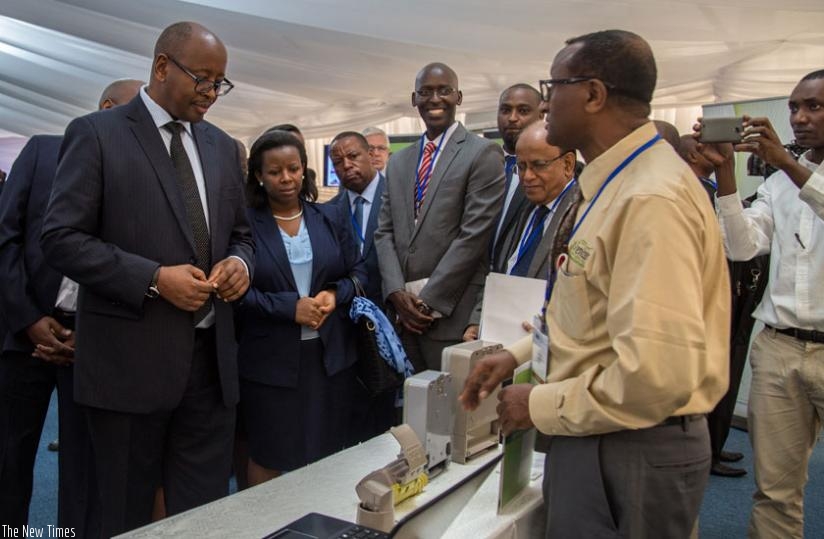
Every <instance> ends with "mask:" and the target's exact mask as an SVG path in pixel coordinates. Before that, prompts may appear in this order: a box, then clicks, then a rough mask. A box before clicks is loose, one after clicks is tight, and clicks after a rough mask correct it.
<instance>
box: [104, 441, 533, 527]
mask: <svg viewBox="0 0 824 539" xmlns="http://www.w3.org/2000/svg"><path fill="white" fill-rule="evenodd" d="M399 452H400V446H399V445H398V443H397V442H396V441H395V439H394V438H393V437H392V435H391V434H389V433H386V434H382V435H380V436H378V437H376V438H373V439H371V440H369V441H367V442H365V443H362V444H360V445H357V446H355V447H351V448H349V449H346V450H344V451H341V452H340V453H336V454H335V455H332V456H330V457H327V458H325V459H323V460H321V461H318V462H316V463H313V464H311V465H309V466H306V467H305V468H301V469H299V470H295V471H293V472H290V473H287V474H285V475H283V476H281V477H278V478H276V479H273V480H272V481H268V482H266V483H264V484H262V485H258V486H257V487H253V488H250V489H247V490H244V491H241V492H238V493H236V494H233V495H231V496H228V497H226V498H222V499H220V500H217V501H214V502H212V503H209V504H206V505H203V506H201V507H198V508H195V509H192V510H190V511H187V512H185V513H181V514H179V515H175V516H173V517H169V518H167V519H164V520H161V521H160V522H156V523H154V524H150V525H148V526H144V527H143V528H139V529H137V530H133V531H131V532H129V533H126V534H124V535H121V536H120V537H132V538H138V537H151V538H163V537H169V538H175V539H178V538H186V537H199V538H200V537H202V538H216V539H217V538H220V539H223V538H225V537H233V538H238V539H242V538H250V539H259V538H261V537H263V536H265V535H266V534H268V533H271V532H273V531H275V530H277V529H279V528H281V527H283V526H285V525H286V524H289V523H290V522H292V521H293V520H296V519H298V518H300V517H302V516H303V515H305V514H306V513H310V512H317V513H323V514H326V515H329V516H333V517H337V518H341V519H344V520H348V521H352V522H355V519H356V509H357V504H358V498H357V495H356V494H355V485H356V484H357V482H358V481H360V479H362V478H363V477H364V476H365V475H367V474H368V473H369V472H371V471H373V470H375V469H378V468H380V467H382V466H384V465H386V464H388V463H389V462H391V461H392V460H394V459H395V458H397V456H398V453H399ZM536 455H538V456H539V457H541V458H540V459H536V460H540V462H541V463H542V462H543V458H542V457H543V455H540V454H536ZM496 456H497V452H489V453H487V454H484V455H480V456H478V457H476V458H475V459H474V460H471V461H470V462H469V463H468V464H457V463H452V464H450V466H449V467H448V468H447V470H446V471H445V472H443V473H442V474H440V475H439V476H437V477H435V478H434V479H432V480H431V482H430V483H429V484H428V485H427V486H426V488H425V490H424V491H423V492H422V493H421V494H419V495H417V496H414V497H413V498H410V499H408V500H405V501H404V502H403V503H401V504H400V505H398V506H397V507H396V508H395V518H396V520H398V519H400V518H402V517H403V516H404V515H406V514H408V513H409V512H411V511H413V510H415V509H416V508H418V507H421V506H423V505H425V504H426V503H428V502H429V501H430V500H432V499H433V498H436V497H437V496H438V495H440V494H441V493H443V492H444V491H446V490H447V489H448V488H449V487H450V486H452V485H454V484H455V483H458V482H460V481H461V480H462V479H464V478H466V477H467V476H469V475H471V474H472V473H473V472H475V471H477V469H478V468H479V467H482V466H483V464H484V463H486V462H488V461H489V460H490V459H493V458H496ZM498 480H499V475H498V471H497V469H496V470H495V471H493V472H492V473H491V474H490V476H489V477H488V478H487V480H486V481H485V482H484V484H483V486H482V487H481V489H480V490H479V491H478V492H477V493H476V494H475V496H473V498H472V499H471V500H470V501H469V503H468V504H467V506H466V507H465V508H464V510H463V511H461V512H459V513H457V514H456V516H455V520H454V521H453V522H452V524H451V525H450V526H449V529H448V530H447V533H446V536H448V537H455V538H458V537H460V538H462V539H464V538H466V537H478V538H479V537H527V535H524V533H525V532H526V531H527V530H528V529H529V528H530V527H534V526H530V524H531V523H532V522H533V521H534V516H535V515H536V514H539V513H542V512H541V511H536V509H537V508H538V507H539V506H540V502H541V491H540V484H541V482H540V481H541V480H540V478H537V479H535V480H533V482H532V484H531V485H530V487H529V488H528V489H527V490H526V491H525V492H524V493H522V495H521V496H520V497H519V499H518V500H516V501H515V502H514V503H513V504H512V506H511V507H512V508H511V509H510V510H509V511H507V512H506V513H504V514H502V515H497V514H496V509H497V500H498V497H497V496H498ZM469 529H471V530H472V531H471V532H468V531H467V530H469ZM513 530H514V531H513Z"/></svg>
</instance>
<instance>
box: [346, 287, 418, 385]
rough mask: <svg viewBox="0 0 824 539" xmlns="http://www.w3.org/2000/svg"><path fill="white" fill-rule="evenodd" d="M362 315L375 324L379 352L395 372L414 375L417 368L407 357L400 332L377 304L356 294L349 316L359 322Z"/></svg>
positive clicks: (406, 375) (405, 375)
mask: <svg viewBox="0 0 824 539" xmlns="http://www.w3.org/2000/svg"><path fill="white" fill-rule="evenodd" d="M362 316H365V317H366V318H368V319H369V320H371V321H372V323H373V324H375V340H376V341H377V345H378V353H380V355H381V357H382V358H383V360H384V361H386V363H387V364H388V365H389V366H390V367H392V368H393V369H394V370H395V372H397V373H398V374H402V375H403V377H404V378H407V377H409V376H412V374H413V373H414V372H415V370H414V369H413V368H412V363H410V362H409V358H408V357H406V351H405V350H404V349H403V345H401V340H400V339H399V338H398V334H397V333H395V328H393V327H392V323H391V322H390V321H389V319H388V318H386V315H385V314H383V311H381V310H380V309H379V308H378V306H377V305H375V304H374V303H372V302H371V301H370V300H368V299H366V298H364V297H362V296H355V297H354V298H353V299H352V307H351V308H350V309H349V318H351V319H352V321H353V322H358V321H359V320H360V318H361V317H362Z"/></svg>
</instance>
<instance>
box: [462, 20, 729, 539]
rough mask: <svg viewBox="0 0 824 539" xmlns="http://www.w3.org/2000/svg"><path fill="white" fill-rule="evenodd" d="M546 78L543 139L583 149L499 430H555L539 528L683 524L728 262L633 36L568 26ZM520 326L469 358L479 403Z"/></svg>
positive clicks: (690, 502)
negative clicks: (537, 372) (530, 363)
mask: <svg viewBox="0 0 824 539" xmlns="http://www.w3.org/2000/svg"><path fill="white" fill-rule="evenodd" d="M550 72H551V76H552V79H550V80H547V81H542V83H541V87H542V90H543V92H544V96H543V97H544V99H545V108H546V110H547V115H546V129H547V142H549V143H550V144H555V145H559V146H562V147H564V148H575V149H577V150H579V151H580V152H581V155H582V156H583V158H584V160H585V161H586V163H587V166H586V168H585V169H584V171H583V172H582V173H581V175H580V176H579V177H578V184H579V186H580V189H581V195H582V200H581V202H580V205H579V206H578V208H577V211H572V212H569V214H568V215H569V218H568V219H565V220H564V221H563V222H562V223H561V225H559V232H558V240H559V241H557V242H556V243H555V245H554V246H553V251H552V252H553V254H552V255H551V260H552V268H553V273H552V274H551V276H550V280H549V284H548V287H547V298H548V305H547V308H546V316H545V327H543V328H541V329H542V330H544V329H545V330H546V335H547V337H548V341H549V359H548V365H549V370H548V373H547V381H546V383H544V384H540V385H535V386H533V385H531V384H515V385H510V386H507V387H506V388H504V389H503V390H501V392H500V393H499V404H498V413H499V416H500V421H501V428H502V430H503V432H504V433H505V434H509V433H511V432H513V431H514V430H519V429H526V428H531V427H533V426H534V427H536V428H537V429H538V430H539V431H540V432H541V433H543V434H546V435H548V436H551V441H550V445H549V451H548V452H547V455H546V461H545V468H544V474H545V475H544V500H545V501H546V506H547V530H546V534H547V537H688V536H690V534H691V532H692V531H693V528H694V526H695V522H696V518H697V516H698V511H699V508H700V506H701V500H702V497H703V494H704V487H705V486H706V483H707V480H708V477H709V468H710V447H709V435H708V432H707V424H706V419H705V416H704V414H706V413H707V412H709V411H710V410H712V409H713V407H714V406H715V403H716V402H718V400H719V399H720V398H721V397H722V396H723V394H724V392H725V391H726V388H727V374H728V359H727V357H728V351H729V329H730V328H729V326H730V323H729V320H730V307H729V294H730V288H729V278H728V275H727V269H726V261H725V258H724V251H723V248H722V245H721V233H720V230H719V226H718V223H717V220H716V218H715V215H714V213H713V211H712V206H711V205H710V203H709V201H708V200H707V195H706V193H705V192H704V190H703V189H702V188H701V185H700V184H699V182H697V181H696V180H695V177H694V175H693V173H692V171H691V170H690V169H689V168H688V167H687V165H686V164H685V163H684V162H683V161H682V160H681V159H680V158H679V157H678V155H677V154H676V153H675V152H674V151H673V149H672V147H671V146H670V145H669V144H667V143H666V142H664V141H663V140H661V138H660V135H658V133H657V132H656V129H655V126H654V125H653V123H652V122H651V121H650V120H649V118H648V116H649V113H650V101H651V99H652V93H653V90H654V88H655V81H656V67H655V60H654V58H653V55H652V50H651V48H650V46H649V44H647V42H646V41H644V40H643V39H642V38H641V37H640V36H637V35H635V34H632V33H630V32H625V31H621V30H607V31H602V32H595V33H593V34H587V35H584V36H581V37H577V38H574V39H571V40H569V41H567V42H566V46H565V47H564V48H563V49H561V51H560V52H559V53H558V54H557V55H556V57H555V60H554V61H553V64H552V68H551V70H550ZM531 351H532V340H531V339H530V338H529V337H527V338H525V339H524V340H522V341H519V342H518V343H516V344H514V345H512V346H510V347H509V348H508V349H506V350H505V351H503V352H501V353H498V354H494V355H491V356H488V357H485V358H484V359H482V360H481V361H479V362H478V364H477V366H476V368H475V369H474V370H473V372H472V374H471V375H470V377H469V379H468V380H467V384H466V387H465V388H464V392H463V393H462V395H461V400H462V401H463V403H464V405H465V406H466V407H468V408H473V407H475V406H477V404H478V400H479V399H480V398H485V397H486V396H488V395H489V393H490V392H491V391H492V390H493V389H494V388H495V386H496V385H497V384H498V383H499V382H500V381H501V380H503V379H505V378H506V377H508V376H511V374H512V370H513V369H514V368H515V367H516V365H518V364H519V363H522V362H524V361H526V360H528V359H529V358H530V356H531Z"/></svg>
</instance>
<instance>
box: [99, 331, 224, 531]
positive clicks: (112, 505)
mask: <svg viewBox="0 0 824 539" xmlns="http://www.w3.org/2000/svg"><path fill="white" fill-rule="evenodd" d="M158 376H163V373H158ZM85 411H86V417H87V418H88V423H89V431H90V433H91V438H92V445H93V446H94V450H95V464H96V471H97V477H98V485H99V489H100V493H101V500H102V508H103V526H102V532H101V537H105V538H108V537H111V536H113V535H117V534H120V533H123V532H126V531H129V530H132V529H134V528H137V527H140V526H143V525H145V524H148V523H149V522H150V521H151V516H152V506H153V503H154V495H155V491H156V490H157V488H158V487H160V486H162V487H163V489H164V493H165V498H166V512H167V514H168V515H170V516H171V515H174V514H177V513H181V512H183V511H187V510H189V509H192V508H194V507H197V506H199V505H202V504H205V503H208V502H211V501H214V500H216V499H218V498H221V497H223V496H226V495H227V494H228V492H229V474H230V469H231V461H232V443H233V441H234V428H235V407H231V408H227V407H226V406H225V405H224V404H223V397H222V393H221V389H220V380H219V377H218V371H217V360H216V356H215V341H214V331H213V330H203V331H201V330H198V331H196V338H195V348H194V353H193V357H192V367H191V371H190V374H189V381H188V385H187V388H186V391H185V393H184V395H183V398H182V399H181V401H180V403H179V404H178V406H177V407H176V408H175V409H174V410H168V411H159V412H154V413H149V414H133V413H124V412H117V411H112V410H104V409H100V408H92V407H86V409H85Z"/></svg>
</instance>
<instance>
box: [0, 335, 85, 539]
mask: <svg viewBox="0 0 824 539" xmlns="http://www.w3.org/2000/svg"><path fill="white" fill-rule="evenodd" d="M61 323H63V324H64V325H65V321H63V320H61ZM73 372H74V369H73V368H72V367H57V366H55V365H52V364H49V363H47V362H45V361H43V360H41V359H37V358H33V357H31V356H30V355H29V354H27V353H24V352H11V351H9V352H5V353H4V354H3V355H2V356H1V357H0V523H2V524H7V525H10V526H12V527H14V528H17V529H18V530H19V529H20V528H21V527H22V526H23V525H24V524H28V519H29V504H30V502H31V494H32V482H33V473H34V461H35V455H36V454H37V447H38V445H39V443H40V435H41V433H42V431H43V423H44V422H45V419H46V413H47V411H48V408H49V400H50V398H51V394H52V392H53V391H54V389H55V387H56V388H57V395H58V407H59V414H60V423H59V437H60V452H59V453H58V469H59V488H58V510H57V525H58V526H60V527H67V528H74V530H75V534H76V537H89V536H93V535H96V534H97V533H98V530H99V527H100V521H99V519H100V507H99V498H98V495H97V489H96V482H95V478H94V470H93V465H92V464H93V459H92V449H91V442H90V439H89V434H88V430H87V428H86V419H85V416H84V415H83V413H82V411H81V409H80V407H79V406H77V405H76V404H75V402H74V395H73V391H72V384H73ZM20 533H22V532H20Z"/></svg>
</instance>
